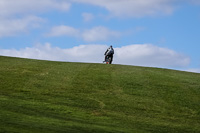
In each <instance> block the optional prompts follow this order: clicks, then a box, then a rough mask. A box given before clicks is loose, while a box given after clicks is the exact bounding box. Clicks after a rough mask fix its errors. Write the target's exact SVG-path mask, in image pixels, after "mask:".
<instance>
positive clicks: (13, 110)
mask: <svg viewBox="0 0 200 133" xmlns="http://www.w3.org/2000/svg"><path fill="white" fill-rule="evenodd" d="M0 132H2V133H4V132H5V133H7V132H16V133H26V132H27V133H32V132H33V133H34V132H36V133H40V132H41V133H54V132H56V133H57V132H63V133H66V132H80V133H83V132H86V133H90V132H91V133H94V132H99V133H102V132H105V133H106V132H114V133H118V132H119V133H121V132H125V133H133V132H136V133H138V132H139V133H140V132H160V133H165V132H166V133H172V132H176V133H177V132H180V133H186V132H188V133H191V132H192V133H193V132H194V133H198V132H200V74H196V73H189V72H181V71H174V70H167V69H159V68H146V67H135V66H123V65H106V64H87V63H67V62H51V61H38V60H30V59H19V58H11V57H3V56H0Z"/></svg>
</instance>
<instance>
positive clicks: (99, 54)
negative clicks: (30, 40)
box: [0, 43, 190, 68]
mask: <svg viewBox="0 0 200 133" xmlns="http://www.w3.org/2000/svg"><path fill="white" fill-rule="evenodd" d="M106 49H107V45H80V46H76V47H73V48H69V49H61V48H58V47H52V46H51V45H50V44H48V43H47V44H45V45H36V46H34V47H32V48H29V47H27V48H24V49H21V50H13V49H12V50H8V49H7V50H6V49H0V55H4V56H15V57H24V58H33V59H45V60H55V61H70V62H92V63H102V61H103V60H104V52H105V50H106ZM113 63H114V64H124V65H138V66H151V67H164V68H182V67H186V66H187V65H189V63H190V58H189V57H187V56H184V55H182V54H179V53H177V52H175V51H173V50H170V49H166V48H160V47H157V46H154V45H150V44H137V45H127V46H124V47H120V48H115V54H114V61H113Z"/></svg>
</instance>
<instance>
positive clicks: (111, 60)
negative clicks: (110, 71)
mask: <svg viewBox="0 0 200 133" xmlns="http://www.w3.org/2000/svg"><path fill="white" fill-rule="evenodd" d="M110 57H111V60H110V64H112V61H113V55H111V56H110Z"/></svg>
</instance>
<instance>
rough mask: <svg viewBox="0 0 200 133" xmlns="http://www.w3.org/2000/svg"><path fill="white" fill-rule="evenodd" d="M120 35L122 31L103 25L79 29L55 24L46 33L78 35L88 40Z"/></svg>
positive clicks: (105, 38)
mask: <svg viewBox="0 0 200 133" xmlns="http://www.w3.org/2000/svg"><path fill="white" fill-rule="evenodd" d="M120 35H121V34H120V32H118V31H113V30H110V29H108V28H106V27H103V26H97V27H94V28H92V29H86V30H79V29H76V28H73V27H70V26H66V25H60V26H55V27H53V28H52V29H51V31H50V32H49V33H47V34H46V36H49V37H58V36H70V37H77V38H81V39H82V40H84V41H87V42H95V41H107V40H110V39H111V38H112V39H113V38H119V37H120Z"/></svg>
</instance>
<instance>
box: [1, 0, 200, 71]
mask: <svg viewBox="0 0 200 133" xmlns="http://www.w3.org/2000/svg"><path fill="white" fill-rule="evenodd" d="M0 9H1V13H0V55H5V56H15V57H23V58H34V59H44V60H56V61H71V62H91V63H102V61H103V59H104V57H103V56H104V55H103V53H104V51H105V50H106V48H107V47H108V46H109V45H113V47H114V49H115V55H114V61H113V63H114V64H124V65H138V66H149V67H162V68H169V69H177V70H184V71H193V72H200V56H199V52H198V51H199V49H200V45H199V44H200V39H199V38H200V33H199V31H200V1H199V0H182V1H180V0H148V1H147V0H95V1H94V0H40V1H35V0H18V1H16V0H1V2H0Z"/></svg>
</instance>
